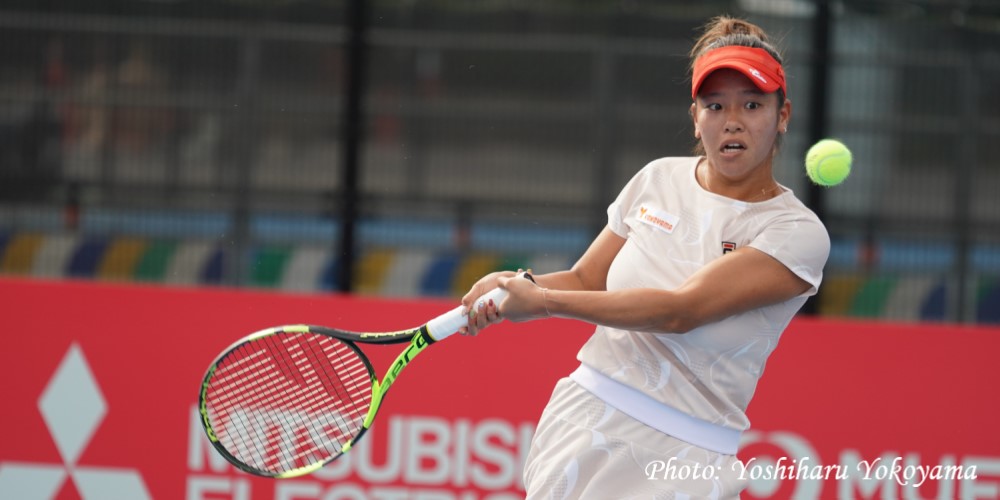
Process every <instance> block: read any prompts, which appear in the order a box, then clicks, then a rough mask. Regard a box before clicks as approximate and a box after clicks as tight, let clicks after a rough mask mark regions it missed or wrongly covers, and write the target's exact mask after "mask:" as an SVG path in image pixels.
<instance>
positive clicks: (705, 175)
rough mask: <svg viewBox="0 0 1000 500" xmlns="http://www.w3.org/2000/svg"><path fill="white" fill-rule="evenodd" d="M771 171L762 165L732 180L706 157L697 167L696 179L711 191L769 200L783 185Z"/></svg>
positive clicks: (742, 199)
mask: <svg viewBox="0 0 1000 500" xmlns="http://www.w3.org/2000/svg"><path fill="white" fill-rule="evenodd" d="M757 172H760V174H757ZM769 172H770V168H763V167H761V168H757V169H755V173H754V174H752V175H750V176H748V177H746V178H744V179H739V180H731V179H728V178H726V177H724V176H722V175H719V174H718V173H716V172H714V169H713V168H712V166H711V165H710V164H709V162H708V159H707V158H705V159H702V160H701V161H700V162H699V163H698V166H697V167H696V168H695V179H697V181H698V184H699V185H701V187H702V188H704V189H705V190H706V191H708V192H710V193H714V194H717V195H720V196H725V197H726V198H732V199H734V200H739V201H744V202H747V203H752V202H759V201H764V200H769V199H771V198H774V197H775V196H778V195H779V194H781V191H782V190H781V186H780V185H778V182H777V181H775V180H774V177H773V176H771V175H770V173H769Z"/></svg>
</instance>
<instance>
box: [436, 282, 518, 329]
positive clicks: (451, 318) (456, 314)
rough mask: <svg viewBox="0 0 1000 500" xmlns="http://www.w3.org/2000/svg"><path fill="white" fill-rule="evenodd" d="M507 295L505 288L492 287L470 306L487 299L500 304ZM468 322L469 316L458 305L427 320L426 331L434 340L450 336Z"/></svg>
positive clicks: (482, 302) (485, 302)
mask: <svg viewBox="0 0 1000 500" xmlns="http://www.w3.org/2000/svg"><path fill="white" fill-rule="evenodd" d="M506 297H507V290H504V289H503V288H494V289H493V290H491V291H489V292H488V293H486V294H485V295H483V296H482V297H479V300H477V301H476V303H475V304H473V306H472V307H475V308H478V307H479V306H480V305H482V304H487V303H489V301H491V300H492V301H493V303H494V304H496V305H498V306H499V305H500V302H502V301H503V299H505V298H506ZM468 324H469V316H467V315H466V312H465V311H463V307H462V306H458V307H456V308H454V309H452V310H450V311H448V312H446V313H444V314H442V315H440V316H438V317H436V318H434V319H432V320H430V321H428V322H427V332H428V333H430V335H431V337H432V338H433V339H434V340H435V341H438V340H444V339H446V338H448V337H450V336H451V335H452V334H454V333H455V332H457V331H458V329H459V328H462V327H463V326H466V325H468Z"/></svg>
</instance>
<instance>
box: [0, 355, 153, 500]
mask: <svg viewBox="0 0 1000 500" xmlns="http://www.w3.org/2000/svg"><path fill="white" fill-rule="evenodd" d="M38 409H39V410H40V411H41V413H42V418H43V419H44V420H45V425H46V427H48V429H49V433H50V434H51V435H52V439H53V440H54V441H55V443H56V447H57V448H58V449H59V455H60V456H62V462H63V463H61V464H40V463H24V462H3V463H0V498H17V499H21V500H35V499H39V500H42V499H50V498H52V497H54V496H55V495H57V494H58V493H59V490H60V489H62V487H63V485H64V484H65V482H66V478H67V476H69V477H70V479H71V480H72V481H73V483H74V484H75V485H76V489H77V491H78V492H79V493H80V496H81V497H82V498H83V499H84V500H117V499H121V500H143V499H149V498H150V496H149V492H148V491H147V490H146V485H145V484H144V483H143V481H142V476H141V475H140V474H139V472H138V471H136V470H134V469H116V468H111V467H101V466H97V467H88V466H78V465H77V459H79V458H80V454H81V453H83V451H84V449H86V448H87V444H89V443H90V438H91V437H92V436H93V434H94V431H96V430H97V427H98V426H99V425H100V424H101V421H102V420H104V415H105V413H107V409H108V408H107V405H106V404H105V402H104V397H103V396H102V395H101V388H100V386H98V385H97V381H96V380H94V376H93V374H92V373H91V372H90V367H89V366H87V360H86V359H84V357H83V351H82V350H80V347H79V346H77V345H76V344H75V343H74V344H72V345H70V348H69V351H67V352H66V357H65V358H63V360H62V363H60V364H59V368H57V369H56V372H55V373H54V374H53V375H52V379H51V380H49V384H48V386H46V388H45V391H43V392H42V396H41V398H39V400H38Z"/></svg>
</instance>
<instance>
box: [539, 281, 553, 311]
mask: <svg viewBox="0 0 1000 500" xmlns="http://www.w3.org/2000/svg"><path fill="white" fill-rule="evenodd" d="M539 288H541V290H542V307H543V308H544V309H545V317H546V318H551V317H552V312H551V311H549V289H548V288H545V287H539Z"/></svg>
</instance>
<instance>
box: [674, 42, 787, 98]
mask: <svg viewBox="0 0 1000 500" xmlns="http://www.w3.org/2000/svg"><path fill="white" fill-rule="evenodd" d="M722 68H729V69H734V70H736V71H739V72H740V73H743V74H744V75H746V76H747V78H749V79H750V81H751V82H753V83H754V85H756V86H757V88H759V89H760V90H762V91H764V92H766V93H768V94H770V93H771V92H774V91H776V90H778V89H781V91H782V92H784V93H785V94H786V95H787V94H788V92H787V91H786V90H785V70H784V69H783V68H782V67H781V63H779V62H778V61H775V60H774V58H773V57H771V54H768V53H767V51H766V50H764V49H758V48H753V47H743V46H739V45H730V46H728V47H721V48H718V49H713V50H710V51H708V53H706V54H705V55H703V56H701V57H699V58H698V60H697V61H695V62H694V77H693V78H692V79H691V99H694V98H696V97H698V89H699V88H700V87H701V84H702V83H704V82H705V79H706V78H708V75H710V74H712V72H713V71H715V70H718V69H722Z"/></svg>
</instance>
